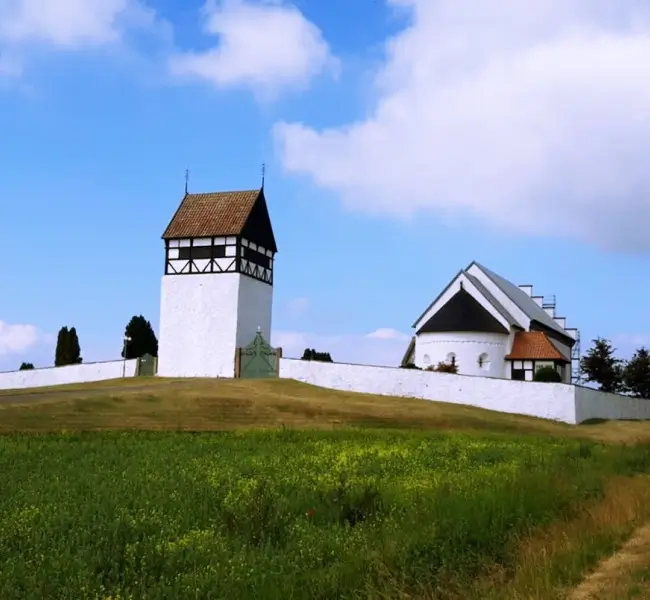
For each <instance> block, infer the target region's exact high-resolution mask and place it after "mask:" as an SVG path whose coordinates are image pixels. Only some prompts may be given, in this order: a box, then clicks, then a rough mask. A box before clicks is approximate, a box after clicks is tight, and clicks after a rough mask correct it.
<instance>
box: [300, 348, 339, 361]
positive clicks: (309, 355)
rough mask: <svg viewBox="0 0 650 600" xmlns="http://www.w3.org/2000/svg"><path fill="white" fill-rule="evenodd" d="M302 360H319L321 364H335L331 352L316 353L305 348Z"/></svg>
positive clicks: (311, 349)
mask: <svg viewBox="0 0 650 600" xmlns="http://www.w3.org/2000/svg"><path fill="white" fill-rule="evenodd" d="M301 360H317V361H319V362H334V361H333V360H332V357H331V356H330V353H329V352H316V350H314V349H313V348H305V351H304V352H303V354H302V358H301Z"/></svg>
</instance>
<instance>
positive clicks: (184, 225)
mask: <svg viewBox="0 0 650 600" xmlns="http://www.w3.org/2000/svg"><path fill="white" fill-rule="evenodd" d="M260 193H261V190H259V189H257V190H242V191H234V192H214V193H209V194H185V197H184V198H183V201H182V202H181V205H180V206H179V207H178V210H177V211H176V214H175V215H174V216H173V217H172V220H171V221H170V223H169V225H168V226H167V229H165V232H164V233H163V235H162V238H163V239H164V240H166V239H172V238H200V237H212V236H225V235H241V233H242V230H243V229H244V226H245V225H246V221H247V220H248V217H249V216H250V214H251V211H252V210H253V207H254V206H255V202H256V201H257V199H258V197H259V196H260Z"/></svg>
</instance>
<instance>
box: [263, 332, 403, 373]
mask: <svg viewBox="0 0 650 600" xmlns="http://www.w3.org/2000/svg"><path fill="white" fill-rule="evenodd" d="M271 338H272V343H273V345H274V346H276V347H280V348H282V351H283V355H284V356H287V357H290V358H300V357H301V356H302V353H303V352H304V350H305V348H314V349H315V350H318V351H319V352H329V353H330V354H331V355H332V359H333V360H334V361H336V362H347V363H356V364H368V365H385V366H391V367H397V366H399V364H400V362H401V360H402V356H403V355H404V352H405V350H406V346H407V344H408V339H409V337H408V336H407V335H405V334H402V333H400V332H398V331H395V330H394V329H378V330H376V331H374V332H371V333H367V334H361V333H359V334H354V333H349V334H332V335H321V334H315V333H308V332H298V331H276V332H273V334H272V336H271Z"/></svg>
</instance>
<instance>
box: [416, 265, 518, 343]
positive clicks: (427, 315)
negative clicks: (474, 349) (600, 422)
mask: <svg viewBox="0 0 650 600" xmlns="http://www.w3.org/2000/svg"><path fill="white" fill-rule="evenodd" d="M461 289H464V290H465V291H466V292H468V293H469V294H470V295H471V296H472V297H473V298H474V299H475V300H476V301H477V302H478V303H479V304H480V305H481V306H482V307H483V308H484V309H485V310H486V311H487V312H488V313H489V314H490V315H491V316H492V317H493V318H494V319H495V320H496V321H497V322H498V323H499V324H500V325H501V326H502V327H503V328H504V329H505V330H506V331H510V329H511V326H512V323H510V321H509V320H508V318H507V317H505V316H504V314H503V312H504V311H503V310H501V311H500V310H498V309H497V308H496V307H495V306H494V305H493V304H492V302H490V300H488V299H487V298H486V297H485V296H484V295H483V294H482V293H481V290H480V289H479V287H478V286H477V285H476V284H475V283H474V282H473V281H472V279H471V278H470V277H468V276H467V274H466V273H465V272H464V271H459V272H458V273H457V274H456V276H455V277H454V278H453V279H452V280H451V282H450V283H449V284H448V285H447V287H445V289H444V290H443V291H442V292H441V293H440V294H439V295H438V297H437V298H436V299H435V300H434V301H433V302H432V303H431V304H430V305H429V306H428V308H427V309H426V310H425V311H424V312H423V313H422V314H421V315H420V317H419V318H418V320H417V321H416V322H415V323H414V324H413V327H414V328H415V331H416V333H417V332H418V331H419V330H420V329H421V328H422V327H423V326H424V325H425V324H426V323H427V321H429V319H431V318H432V317H433V316H434V315H435V314H436V313H437V312H438V311H439V310H440V309H441V308H442V307H443V306H444V305H445V304H447V302H449V301H450V300H451V299H452V298H453V297H454V296H455V295H456V294H457V293H458V292H459V291H460V290H461Z"/></svg>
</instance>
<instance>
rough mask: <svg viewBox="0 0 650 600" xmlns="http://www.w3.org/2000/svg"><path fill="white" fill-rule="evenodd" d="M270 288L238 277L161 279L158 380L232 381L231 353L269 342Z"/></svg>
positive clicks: (215, 275)
mask: <svg viewBox="0 0 650 600" xmlns="http://www.w3.org/2000/svg"><path fill="white" fill-rule="evenodd" d="M272 307H273V287H272V286H270V285H269V284H267V283H263V282H261V281H257V280H256V279H253V278H251V277H248V276H246V275H242V274H240V273H218V274H210V275H208V274H196V275H164V276H163V278H162V290H161V300H160V330H159V332H160V340H159V347H158V375H159V376H161V377H234V375H235V350H236V348H237V347H239V346H245V345H247V344H249V343H250V342H252V341H253V338H254V337H255V333H256V332H257V328H258V326H259V327H260V328H261V329H262V332H263V334H264V337H265V338H266V339H267V340H268V339H270V333H271V311H272Z"/></svg>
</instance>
